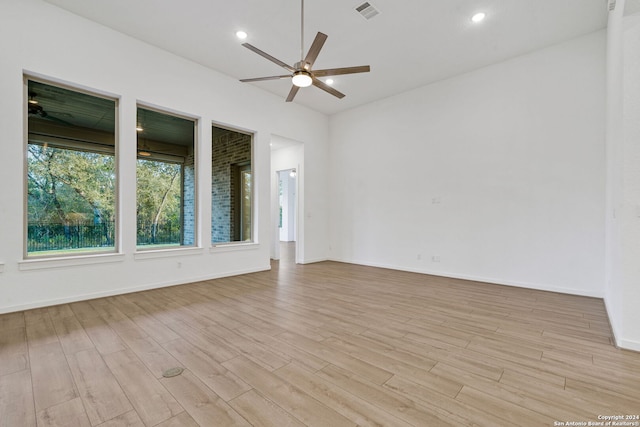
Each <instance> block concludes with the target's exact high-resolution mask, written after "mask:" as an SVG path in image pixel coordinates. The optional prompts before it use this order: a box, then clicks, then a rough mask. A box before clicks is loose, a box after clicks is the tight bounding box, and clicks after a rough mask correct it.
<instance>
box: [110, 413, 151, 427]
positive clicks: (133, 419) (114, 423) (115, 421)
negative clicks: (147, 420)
mask: <svg viewBox="0 0 640 427" xmlns="http://www.w3.org/2000/svg"><path fill="white" fill-rule="evenodd" d="M99 427H145V425H144V423H143V422H142V420H141V419H140V417H139V416H138V413H137V412H136V411H134V410H131V411H129V412H127V413H124V414H122V415H118V416H117V417H114V418H112V419H110V420H109V421H105V422H104V423H102V424H100V425H99Z"/></svg>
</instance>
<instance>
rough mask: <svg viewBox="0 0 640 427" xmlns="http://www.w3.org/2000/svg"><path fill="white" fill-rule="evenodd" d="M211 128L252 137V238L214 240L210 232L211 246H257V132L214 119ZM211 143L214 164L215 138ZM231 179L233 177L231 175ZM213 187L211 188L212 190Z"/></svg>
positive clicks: (230, 248) (231, 247)
mask: <svg viewBox="0 0 640 427" xmlns="http://www.w3.org/2000/svg"><path fill="white" fill-rule="evenodd" d="M210 126H211V129H213V128H214V127H216V128H219V129H224V130H228V131H231V132H236V133H239V134H243V135H246V136H248V137H249V138H250V141H249V144H250V152H251V154H250V156H249V157H250V165H249V166H250V170H251V240H235V241H228V242H214V241H213V239H212V233H209V236H208V239H209V244H210V248H211V250H212V251H216V250H223V249H228V250H238V249H242V247H251V246H257V245H258V243H259V242H258V236H257V230H258V227H257V216H258V212H257V209H256V199H257V194H256V193H257V192H256V181H257V180H256V169H255V152H256V148H255V144H256V139H257V138H256V135H257V134H256V132H255V131H253V130H249V129H243V128H240V127H236V126H232V125H228V124H224V123H219V122H216V121H212V122H211V123H210ZM210 144H211V158H210V159H209V160H210V161H211V164H212V165H213V161H214V157H213V140H211V141H210ZM230 178H231V179H233V177H230ZM208 179H209V180H213V170H212V171H211V176H209V178H208ZM212 190H213V189H212V188H210V191H212ZM209 211H210V213H211V214H213V200H211V204H210V206H209ZM210 218H211V228H213V221H214V218H213V215H210ZM229 220H230V221H232V222H233V221H234V218H229Z"/></svg>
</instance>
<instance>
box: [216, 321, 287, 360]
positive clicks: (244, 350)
mask: <svg viewBox="0 0 640 427" xmlns="http://www.w3.org/2000/svg"><path fill="white" fill-rule="evenodd" d="M204 330H205V331H207V332H210V333H211V334H213V335H216V336H218V337H219V338H220V339H222V340H223V341H224V342H226V343H227V344H228V345H229V347H231V348H233V349H234V350H236V351H237V352H238V353H240V354H242V355H244V356H245V357H247V358H248V359H251V360H253V361H254V362H255V363H257V364H259V365H261V366H263V367H264V368H265V369H268V370H270V371H273V370H274V369H278V368H280V367H282V366H284V365H286V364H287V363H289V362H290V361H291V360H290V359H286V358H283V357H280V356H278V355H277V354H276V353H274V352H272V351H271V350H269V349H268V348H267V347H264V346H263V345H262V344H259V343H257V342H255V341H253V340H250V339H248V338H246V337H244V336H243V335H242V334H241V333H238V332H237V331H232V330H230V329H227V328H225V327H223V326H211V327H208V328H205V329H204ZM261 332H263V333H264V331H261Z"/></svg>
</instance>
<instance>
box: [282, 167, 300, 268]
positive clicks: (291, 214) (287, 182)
mask: <svg viewBox="0 0 640 427" xmlns="http://www.w3.org/2000/svg"><path fill="white" fill-rule="evenodd" d="M297 177H298V173H297V171H296V169H285V170H281V171H278V238H279V239H280V244H279V247H280V261H281V262H295V261H296V259H295V252H296V251H295V247H296V241H297V236H296V234H297V224H296V222H297V220H296V219H297V215H296V207H297V205H298V204H297V188H298V185H297V182H298V180H297Z"/></svg>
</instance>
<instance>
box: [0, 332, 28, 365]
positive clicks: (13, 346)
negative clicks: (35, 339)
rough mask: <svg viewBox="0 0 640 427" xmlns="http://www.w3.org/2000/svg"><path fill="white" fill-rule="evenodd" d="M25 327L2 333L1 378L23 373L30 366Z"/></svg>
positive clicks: (0, 347)
mask: <svg viewBox="0 0 640 427" xmlns="http://www.w3.org/2000/svg"><path fill="white" fill-rule="evenodd" d="M28 365H29V355H28V349H27V336H26V332H25V327H24V326H21V327H18V328H10V329H4V330H2V333H0V377H1V376H2V375H7V374H11V373H13V372H18V371H23V370H25V369H27V368H28V367H29V366H28Z"/></svg>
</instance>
